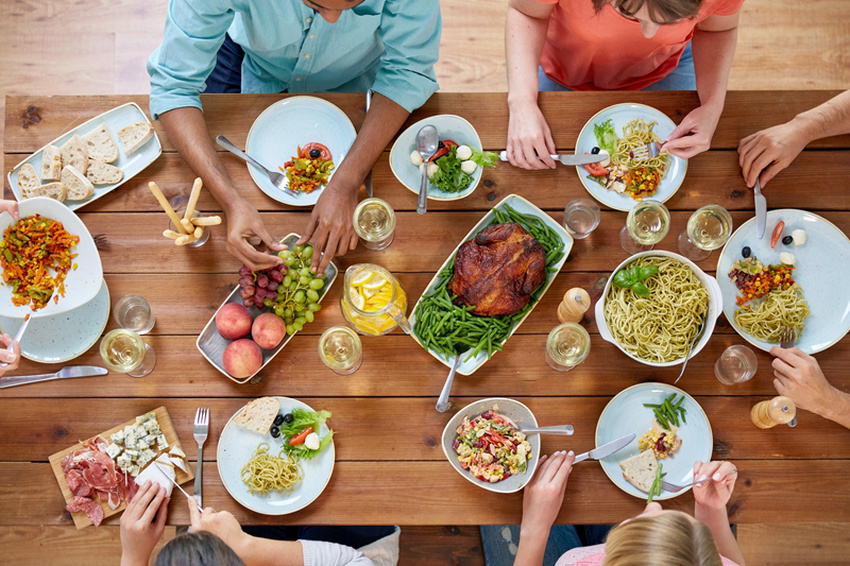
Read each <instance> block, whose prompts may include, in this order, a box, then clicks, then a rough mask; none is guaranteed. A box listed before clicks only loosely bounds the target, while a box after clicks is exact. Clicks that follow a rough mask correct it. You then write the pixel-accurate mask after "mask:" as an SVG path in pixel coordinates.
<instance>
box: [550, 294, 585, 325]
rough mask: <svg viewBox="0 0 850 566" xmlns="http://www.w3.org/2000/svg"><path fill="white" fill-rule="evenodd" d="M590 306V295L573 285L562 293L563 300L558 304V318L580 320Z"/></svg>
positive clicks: (564, 320) (566, 320) (572, 320)
mask: <svg viewBox="0 0 850 566" xmlns="http://www.w3.org/2000/svg"><path fill="white" fill-rule="evenodd" d="M589 308H590V295H588V294H587V291H585V290H584V289H582V288H580V287H573V288H572V289H570V290H569V291H567V292H566V293H565V294H564V300H563V301H561V304H559V305H558V320H559V321H560V322H561V324H563V323H565V322H581V319H582V318H583V317H584V313H585V312H587V309H589Z"/></svg>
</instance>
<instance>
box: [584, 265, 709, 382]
mask: <svg viewBox="0 0 850 566" xmlns="http://www.w3.org/2000/svg"><path fill="white" fill-rule="evenodd" d="M644 256H661V257H670V258H673V259H677V260H679V261H681V262H682V263H684V264H685V265H687V266H688V267H690V268H691V271H693V272H694V273H695V274H696V276H697V278H698V279H699V280H700V281H701V282H702V285H703V287H705V289H706V291H708V317H707V319H706V321H705V323H706V328H705V332H704V333H703V336H702V338H700V340H699V342H697V343H696V345H695V346H694V349H693V352H691V357H694V356H696V355H697V354H699V352H700V350H702V349H703V348H704V347H705V345H706V344H708V340H709V338H711V333H712V332H714V325H715V323H716V322H717V317H718V316H720V313H721V311H722V304H723V298H722V297H721V295H720V287H719V286H718V284H717V280H716V279H715V278H714V277H712V276H710V275H707V274H706V273H705V272H704V271H702V270H701V269H700V268H699V267H697V265H696V264H695V263H694V262H692V261H691V260H689V259H688V258H686V257H683V256H681V255H679V254H676V253H673V252H668V251H663V250H650V251H648V252H641V253H638V254H635V255H633V256H631V257H629V258H628V259H626V260H625V261H623V262H622V263H621V264H620V265H618V266H617V267H616V269H614V271H612V272H611V276H610V277H609V278H608V282H607V283H606V284H605V289H604V290H603V291H602V297H601V298H600V299H599V300H598V301H596V306H595V308H594V312H595V314H596V326H597V328H598V329H599V336H600V337H601V338H602V339H603V340H605V341H606V342H611V343H612V344H614V345H615V346H617V348H619V349H620V351H621V352H623V353H624V354H626V355H627V356H628V357H630V358H631V359H633V360H635V361H636V362H640V363H642V364H646V365H648V366H654V367H669V366H675V365H678V364H681V363H682V362H683V361H684V358H679V359H677V360H673V361H670V362H664V363H660V362H651V361H648V360H644V359H641V358H638V357H637V356H633V355H632V354H630V353H629V352H627V351H626V350H624V349H623V348H622V347H621V346H620V344H618V343H617V341H616V340H615V339H614V336H613V335H612V334H611V329H610V328H608V321H607V320H605V300H606V298H607V297H608V291H609V289H611V285H612V284H613V283H614V274H615V273H617V272H618V271H619V270H621V269H623V268H624V267H626V266H627V265H629V264H630V263H632V262H633V261H635V260H637V259H638V258H641V257H644Z"/></svg>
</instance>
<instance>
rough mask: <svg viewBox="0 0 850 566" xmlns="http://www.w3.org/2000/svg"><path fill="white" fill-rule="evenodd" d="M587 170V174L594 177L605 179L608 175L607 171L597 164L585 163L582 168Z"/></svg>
mask: <svg viewBox="0 0 850 566" xmlns="http://www.w3.org/2000/svg"><path fill="white" fill-rule="evenodd" d="M584 168H585V169H587V172H588V173H590V174H591V175H593V176H594V177H605V176H606V175H608V170H607V169H605V168H604V167H603V166H601V165H600V164H599V163H587V164H585V166H584Z"/></svg>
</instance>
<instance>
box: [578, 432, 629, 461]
mask: <svg viewBox="0 0 850 566" xmlns="http://www.w3.org/2000/svg"><path fill="white" fill-rule="evenodd" d="M635 436H636V435H635V433H633V432H632V433H630V434H627V435H626V436H623V437H621V438H618V439H617V440H612V441H611V442H609V443H607V444H603V445H602V446H600V447H598V448H594V449H593V450H589V451H587V452H585V453H583V454H579V455H578V456H576V459H575V460H573V465H575V464H577V463H579V462H583V461H585V460H588V459H589V460H601V459H602V458H607V457H608V456H610V455H611V454H614V453H615V452H619V451H620V450H622V449H623V448H625V447H626V446H628V445H629V444H631V442H632V441H633V440H634V439H635Z"/></svg>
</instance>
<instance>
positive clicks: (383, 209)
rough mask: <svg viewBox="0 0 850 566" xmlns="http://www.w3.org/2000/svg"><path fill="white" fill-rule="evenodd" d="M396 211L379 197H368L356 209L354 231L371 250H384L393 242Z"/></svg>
mask: <svg viewBox="0 0 850 566" xmlns="http://www.w3.org/2000/svg"><path fill="white" fill-rule="evenodd" d="M394 230H395V213H394V212H393V209H392V207H391V206H390V205H389V203H387V202H386V201H384V200H381V199H379V198H367V199H366V200H364V201H363V202H361V203H360V204H359V205H357V208H356V209H355V210H354V231H355V232H357V235H358V236H360V241H361V242H362V243H363V245H364V246H365V247H366V248H367V249H370V250H378V251H380V250H383V249H385V248H387V247H388V246H389V245H390V244H391V243H392V242H393V231H394Z"/></svg>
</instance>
